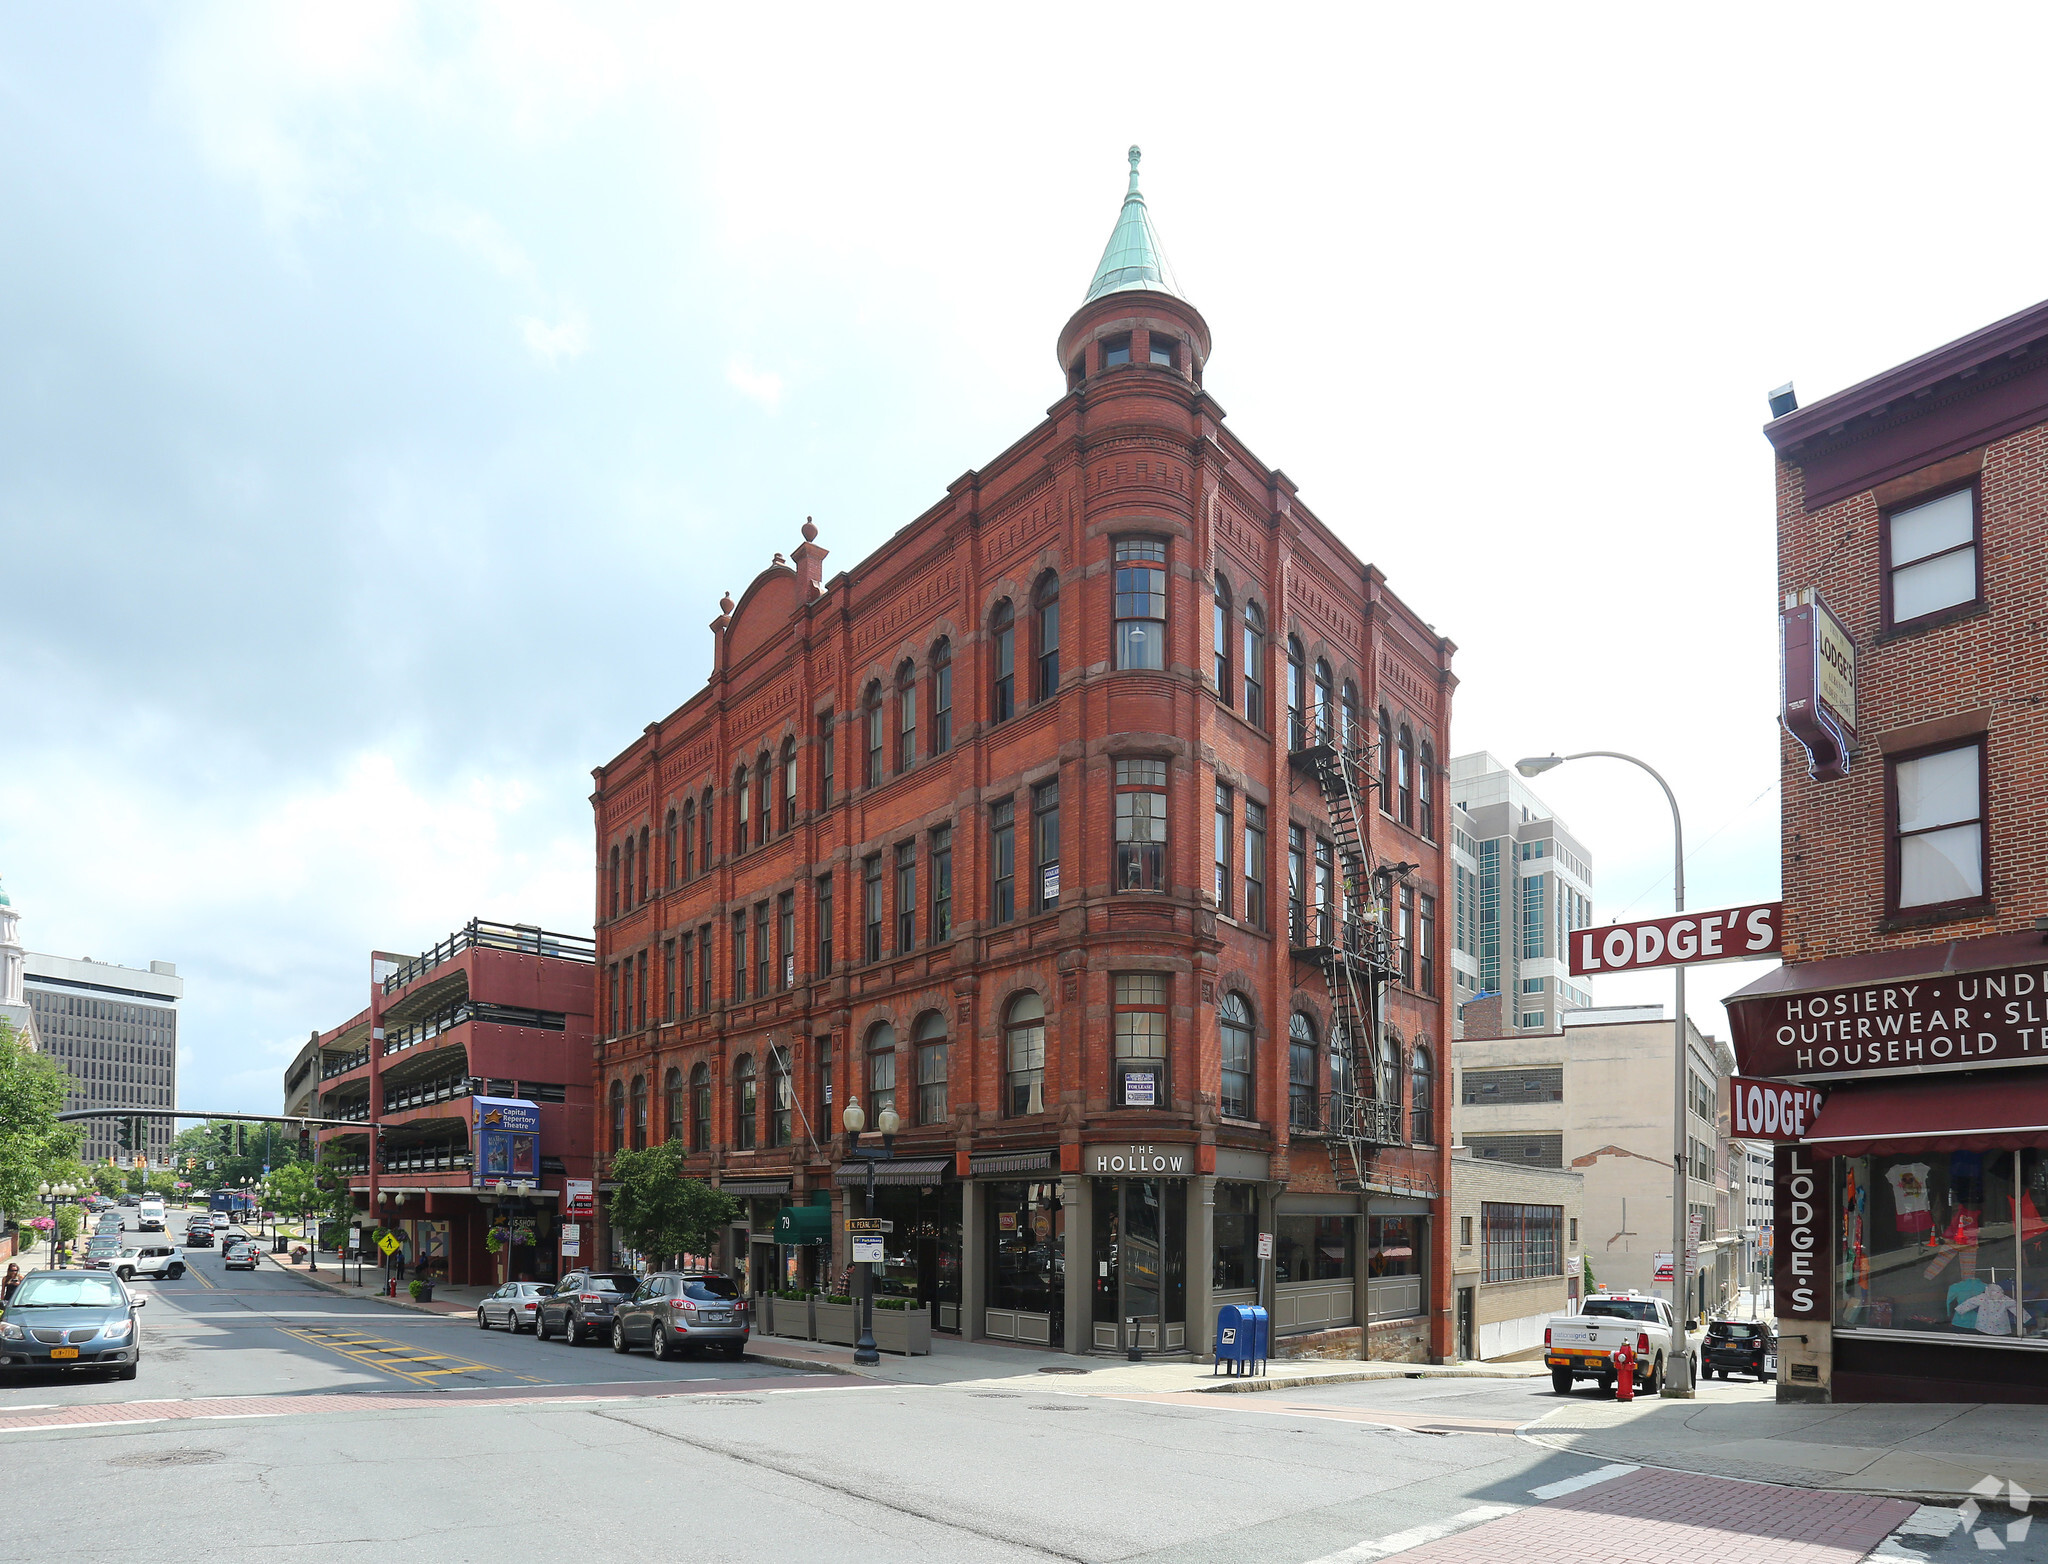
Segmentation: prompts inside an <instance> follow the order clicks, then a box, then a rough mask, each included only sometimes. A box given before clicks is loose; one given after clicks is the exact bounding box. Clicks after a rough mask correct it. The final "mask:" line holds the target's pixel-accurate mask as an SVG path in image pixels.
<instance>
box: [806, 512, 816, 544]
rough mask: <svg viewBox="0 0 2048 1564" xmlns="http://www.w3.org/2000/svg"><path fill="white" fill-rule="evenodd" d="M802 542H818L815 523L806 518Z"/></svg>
mask: <svg viewBox="0 0 2048 1564" xmlns="http://www.w3.org/2000/svg"><path fill="white" fill-rule="evenodd" d="M804 541H805V542H806V543H815V542H817V541H818V527H817V523H815V522H813V521H812V520H811V518H810V517H808V516H806V517H804Z"/></svg>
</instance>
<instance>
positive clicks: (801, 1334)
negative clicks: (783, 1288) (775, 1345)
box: [768, 1298, 818, 1341]
mask: <svg viewBox="0 0 2048 1564" xmlns="http://www.w3.org/2000/svg"><path fill="white" fill-rule="evenodd" d="M768 1334H769V1335H771V1336H787V1337H788V1338H790V1339H791V1340H792V1341H815V1340H817V1337H818V1327H817V1324H816V1322H815V1321H813V1320H812V1318H811V1300H810V1299H809V1298H771V1299H769V1300H768Z"/></svg>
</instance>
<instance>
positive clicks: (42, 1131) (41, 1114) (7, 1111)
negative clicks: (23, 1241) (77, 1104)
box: [0, 1021, 84, 1216]
mask: <svg viewBox="0 0 2048 1564" xmlns="http://www.w3.org/2000/svg"><path fill="white" fill-rule="evenodd" d="M64 1092H65V1077H64V1071H63V1070H62V1068H61V1067H59V1066H58V1064H57V1063H56V1062H55V1061H54V1060H52V1059H48V1058H46V1057H44V1056H43V1055H42V1054H39V1053H36V1052H35V1051H34V1050H32V1049H31V1048H30V1047H29V1046H28V1040H27V1039H26V1038H24V1037H22V1036H21V1035H20V1034H19V1033H17V1032H16V1031H15V1029H14V1027H13V1026H12V1025H10V1024H9V1023H8V1022H6V1021H0V1126H5V1129H4V1132H0V1211H4V1212H6V1213H7V1214H8V1215H9V1216H33V1215H35V1214H36V1209H37V1206H38V1199H37V1196H36V1185H38V1184H41V1183H44V1182H46V1181H47V1182H52V1183H54V1182H60V1181H61V1180H62V1178H63V1175H64V1174H65V1173H67V1172H75V1171H79V1164H78V1151H79V1147H80V1145H81V1143H82V1142H83V1139H84V1137H83V1135H82V1134H81V1132H80V1131H79V1129H78V1127H77V1126H76V1125H72V1124H59V1123H58V1122H57V1115H58V1114H59V1113H61V1112H63V1110H64Z"/></svg>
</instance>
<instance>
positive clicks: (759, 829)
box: [754, 749, 775, 847]
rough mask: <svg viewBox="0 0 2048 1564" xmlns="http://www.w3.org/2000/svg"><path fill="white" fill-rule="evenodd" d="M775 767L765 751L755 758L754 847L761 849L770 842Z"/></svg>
mask: <svg viewBox="0 0 2048 1564" xmlns="http://www.w3.org/2000/svg"><path fill="white" fill-rule="evenodd" d="M774 770H775V768H774V766H773V765H771V764H770V763H769V760H768V751H766V750H765V749H764V750H762V751H761V753H760V754H759V755H756V756H755V757H754V845H755V846H756V847H759V846H760V845H761V844H762V843H763V842H765V841H767V840H768V822H769V820H770V819H771V818H772V816H771V814H770V812H769V799H770V797H771V795H772V789H771V787H770V782H771V780H772V777H773V773H774Z"/></svg>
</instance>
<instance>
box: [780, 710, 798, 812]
mask: <svg viewBox="0 0 2048 1564" xmlns="http://www.w3.org/2000/svg"><path fill="white" fill-rule="evenodd" d="M795 824H796V735H795V734H794V733H792V734H791V735H790V736H789V737H788V738H786V739H784V740H783V741H782V829H783V830H785V831H787V830H789V829H790V828H791V827H793V826H794V825H795Z"/></svg>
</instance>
